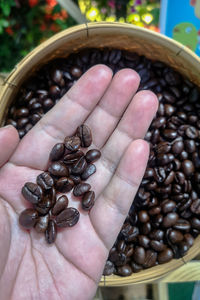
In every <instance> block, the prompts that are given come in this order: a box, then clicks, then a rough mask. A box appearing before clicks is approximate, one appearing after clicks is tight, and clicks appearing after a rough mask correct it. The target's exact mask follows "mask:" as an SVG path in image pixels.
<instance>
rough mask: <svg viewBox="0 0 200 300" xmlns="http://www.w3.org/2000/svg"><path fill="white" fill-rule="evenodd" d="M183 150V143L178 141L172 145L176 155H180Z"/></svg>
mask: <svg viewBox="0 0 200 300" xmlns="http://www.w3.org/2000/svg"><path fill="white" fill-rule="evenodd" d="M183 149H184V143H183V141H176V142H175V143H173V145H172V152H173V153H174V154H175V155H177V154H180V153H181V152H182V151H183Z"/></svg>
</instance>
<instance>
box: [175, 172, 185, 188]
mask: <svg viewBox="0 0 200 300" xmlns="http://www.w3.org/2000/svg"><path fill="white" fill-rule="evenodd" d="M175 181H176V182H177V183H178V184H181V185H182V184H184V182H185V175H184V173H182V172H176V173H175Z"/></svg>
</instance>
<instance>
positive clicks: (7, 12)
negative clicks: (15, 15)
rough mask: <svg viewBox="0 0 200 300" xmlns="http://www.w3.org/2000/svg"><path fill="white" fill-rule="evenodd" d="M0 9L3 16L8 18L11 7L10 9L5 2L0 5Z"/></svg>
mask: <svg viewBox="0 0 200 300" xmlns="http://www.w3.org/2000/svg"><path fill="white" fill-rule="evenodd" d="M1 8H2V11H3V14H4V15H5V16H6V17H8V16H9V14H10V11H11V7H10V5H9V3H7V2H3V3H1Z"/></svg>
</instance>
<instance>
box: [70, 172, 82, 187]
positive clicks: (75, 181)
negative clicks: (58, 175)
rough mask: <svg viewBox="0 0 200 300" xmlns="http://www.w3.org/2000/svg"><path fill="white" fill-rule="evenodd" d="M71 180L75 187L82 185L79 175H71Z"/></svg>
mask: <svg viewBox="0 0 200 300" xmlns="http://www.w3.org/2000/svg"><path fill="white" fill-rule="evenodd" d="M69 178H71V179H72V180H73V182H74V184H75V185H77V184H79V183H81V177H80V176H78V175H73V174H70V176H69Z"/></svg>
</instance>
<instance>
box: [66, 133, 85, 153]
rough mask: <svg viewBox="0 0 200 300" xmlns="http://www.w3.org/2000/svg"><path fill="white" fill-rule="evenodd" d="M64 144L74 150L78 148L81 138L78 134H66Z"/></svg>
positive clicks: (68, 148)
mask: <svg viewBox="0 0 200 300" xmlns="http://www.w3.org/2000/svg"><path fill="white" fill-rule="evenodd" d="M64 144H65V147H66V149H67V150H69V151H71V152H75V151H77V150H78V149H79V148H80V145H81V140H80V138H79V137H78V136H71V137H70V136H67V137H66V138H65V140H64Z"/></svg>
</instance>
